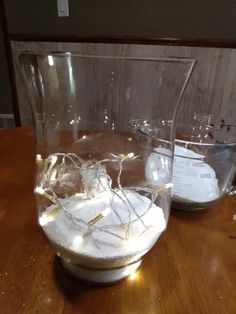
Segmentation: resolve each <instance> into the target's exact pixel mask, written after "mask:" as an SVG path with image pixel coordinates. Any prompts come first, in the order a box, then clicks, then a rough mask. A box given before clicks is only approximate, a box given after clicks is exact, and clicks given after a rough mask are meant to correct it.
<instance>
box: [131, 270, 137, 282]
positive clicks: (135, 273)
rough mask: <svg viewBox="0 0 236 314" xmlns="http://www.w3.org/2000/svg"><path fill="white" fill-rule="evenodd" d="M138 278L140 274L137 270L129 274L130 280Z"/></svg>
mask: <svg viewBox="0 0 236 314" xmlns="http://www.w3.org/2000/svg"><path fill="white" fill-rule="evenodd" d="M137 278H138V274H137V272H136V271H134V272H133V273H131V274H130V275H129V280H132V281H134V280H136V279H137Z"/></svg>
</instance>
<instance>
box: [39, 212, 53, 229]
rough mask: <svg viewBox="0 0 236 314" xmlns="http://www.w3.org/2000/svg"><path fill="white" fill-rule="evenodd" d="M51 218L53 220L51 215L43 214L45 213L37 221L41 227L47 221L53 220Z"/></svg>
mask: <svg viewBox="0 0 236 314" xmlns="http://www.w3.org/2000/svg"><path fill="white" fill-rule="evenodd" d="M53 220H54V217H53V216H50V215H48V214H45V213H44V214H43V215H42V216H41V217H39V223H40V225H41V226H42V227H43V226H45V225H46V224H48V223H49V222H51V221H53Z"/></svg>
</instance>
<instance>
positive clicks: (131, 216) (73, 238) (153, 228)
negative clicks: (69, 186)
mask: <svg viewBox="0 0 236 314" xmlns="http://www.w3.org/2000/svg"><path fill="white" fill-rule="evenodd" d="M115 192H116V193H115V194H114V193H112V192H111V191H106V192H103V193H100V194H98V196H97V197H94V198H89V197H88V196H87V195H86V194H84V193H77V194H76V195H72V196H70V197H67V198H64V199H58V200H59V202H60V203H61V204H62V205H63V207H64V208H66V211H67V213H69V214H71V215H72V216H73V220H74V219H75V218H77V219H80V220H77V223H76V224H74V223H73V222H72V221H71V219H70V218H68V215H65V212H64V211H63V210H62V209H59V210H58V211H57V213H56V214H55V216H54V219H53V220H52V219H51V217H50V215H49V217H50V219H49V220H48V222H47V223H45V216H47V215H48V213H49V212H50V211H52V210H53V209H54V208H55V205H52V206H50V207H48V208H47V209H46V211H44V212H43V213H42V214H41V217H40V218H39V222H40V219H41V220H42V217H44V219H43V222H44V223H43V224H42V227H43V229H44V231H45V233H46V234H47V236H48V238H49V239H50V241H51V242H52V243H53V244H54V246H56V247H60V248H63V250H64V253H66V256H67V257H69V258H70V256H71V258H73V260H74V259H75V257H76V258H77V257H78V261H77V262H78V263H79V262H80V258H81V257H82V258H86V260H89V259H90V258H91V259H92V260H93V261H94V260H100V259H102V260H104V259H113V260H114V259H116V258H126V257H127V256H131V255H135V256H137V257H138V256H142V255H143V254H144V253H146V252H147V251H148V250H149V249H150V248H151V247H152V246H153V245H154V244H155V242H156V241H157V239H158V237H159V236H160V234H161V233H162V231H163V230H164V229H165V228H166V221H165V218H164V215H163V210H162V209H161V208H160V207H158V206H156V205H155V204H152V205H151V201H150V199H149V198H147V197H146V196H143V195H140V194H138V193H137V192H133V191H128V190H125V189H123V191H121V190H119V189H117V190H116V191H115ZM123 193H124V194H125V195H124V194H123ZM127 199H128V201H127ZM130 204H132V206H131V205H130ZM150 205H151V206H150ZM149 207H150V208H149ZM109 209H110V210H109ZM104 210H105V211H106V216H105V217H103V218H102V219H100V220H99V221H97V222H96V223H95V224H94V227H95V228H99V229H97V230H95V229H93V226H92V229H91V230H92V232H91V233H90V232H89V231H88V230H87V229H88V228H86V226H87V224H88V223H89V222H90V221H91V220H92V219H94V218H95V217H96V216H98V215H99V214H101V213H102V212H104ZM134 210H135V211H136V213H137V215H138V216H142V215H143V216H142V217H141V219H142V222H141V221H140V219H138V218H137V216H136V215H135V213H134ZM118 215H119V217H118ZM81 220H82V221H83V222H86V224H85V225H83V222H82V223H80V222H81ZM134 220H136V221H135V222H133V223H130V225H129V237H128V240H126V239H120V238H118V237H116V236H114V235H112V234H108V233H106V232H103V231H102V230H101V228H104V229H105V230H107V231H110V232H112V233H114V234H117V235H119V236H121V237H125V226H126V224H127V222H128V221H130V222H132V221H134ZM78 221H79V223H78ZM145 226H146V227H147V228H145Z"/></svg>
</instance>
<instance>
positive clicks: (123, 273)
mask: <svg viewBox="0 0 236 314" xmlns="http://www.w3.org/2000/svg"><path fill="white" fill-rule="evenodd" d="M61 261H62V264H63V266H64V268H65V269H66V271H67V272H68V273H70V274H71V275H72V276H73V277H75V278H77V279H81V280H83V281H87V282H89V283H92V284H97V285H109V284H113V283H116V282H117V281H120V280H122V279H124V278H125V277H127V276H129V275H131V274H132V273H134V272H135V271H136V270H137V269H138V268H139V266H140V265H141V263H142V260H140V261H138V262H135V263H132V264H130V265H128V266H124V267H121V268H115V269H106V270H104V269H90V268H84V267H81V266H78V265H73V264H71V263H70V262H68V261H66V260H64V259H61Z"/></svg>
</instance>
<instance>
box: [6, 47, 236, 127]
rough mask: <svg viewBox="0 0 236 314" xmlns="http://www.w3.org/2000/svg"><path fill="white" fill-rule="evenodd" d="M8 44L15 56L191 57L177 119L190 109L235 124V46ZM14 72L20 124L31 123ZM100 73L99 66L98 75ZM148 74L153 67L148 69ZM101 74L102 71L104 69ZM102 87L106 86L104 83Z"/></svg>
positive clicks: (188, 114)
mask: <svg viewBox="0 0 236 314" xmlns="http://www.w3.org/2000/svg"><path fill="white" fill-rule="evenodd" d="M11 44H12V50H13V56H16V54H17V53H19V52H22V51H24V52H25V51H28V52H38V53H45V52H50V51H54V52H67V51H70V52H71V53H80V54H89V55H104V56H107V55H108V56H109V55H112V56H125V57H142V58H157V57H185V58H194V59H195V60H196V65H195V67H194V71H193V74H192V76H191V78H190V81H189V84H188V86H187V88H186V90H185V93H184V97H183V99H182V102H181V108H180V114H179V122H180V123H183V122H184V123H186V122H188V121H189V119H191V117H192V113H193V112H199V113H211V114H214V115H215V116H216V118H224V119H225V120H226V121H227V122H228V123H231V124H236V120H235V119H236V105H235V99H236V93H235V91H236V67H235V62H236V49H233V48H232V49H229V48H228V49H225V48H208V47H189V46H174V45H172V46H171V45H169V46H159V45H136V44H119V43H106V44H105V43H84V42H83V43H80V42H78V43H68V42H23V41H12V42H11ZM75 69H78V67H77V68H76V67H75ZM75 71H77V70H75ZM15 72H16V73H15V74H16V84H17V93H18V100H19V110H20V117H21V122H22V125H29V124H31V125H32V114H31V110H30V105H29V103H28V97H27V95H26V91H25V90H24V86H23V84H22V82H23V81H22V77H19V73H18V71H15ZM102 73H103V71H102V69H101V77H102ZM151 74H152V71H150V75H151ZM104 75H105V73H103V76H104ZM130 75H131V77H132V79H133V80H134V81H135V80H136V81H137V85H140V86H141V88H142V84H144V83H145V79H141V80H140V77H139V76H138V75H137V73H136V72H135V71H131V70H130ZM139 81H140V82H139ZM153 81H155V80H153ZM172 85H173V83H172V84H171V86H172ZM97 87H99V84H98V82H97V80H91V88H93V89H94V90H96V88H97ZM105 88H106V86H104V89H105ZM153 89H155V86H153ZM89 90H90V89H89ZM169 90H170V86H168V89H167V90H166V94H167V95H168V93H169ZM138 91H139V89H138ZM164 92H165V91H164ZM153 95H155V97H157V96H156V93H154V92H151V93H150V97H148V95H145V99H146V103H149V102H150V103H152V101H153V99H152V97H153ZM94 107H96V106H94ZM137 107H138V110H139V111H140V112H142V111H144V112H145V111H146V106H145V105H144V106H143V105H142V104H141V106H140V105H139V104H136V110H137ZM160 107H162V108H164V113H166V112H169V111H170V112H171V111H172V110H173V103H172V102H171V101H170V102H169V103H168V102H167V103H164V104H162V106H160ZM95 109H96V108H94V110H95ZM158 114H163V111H158Z"/></svg>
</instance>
